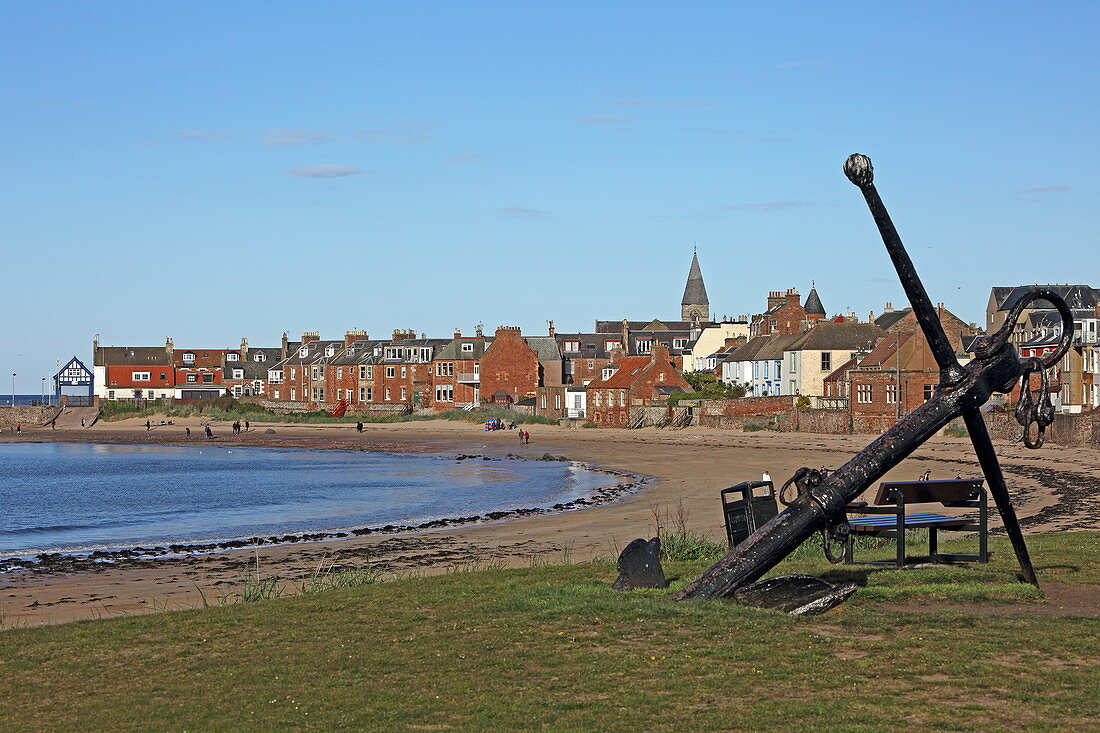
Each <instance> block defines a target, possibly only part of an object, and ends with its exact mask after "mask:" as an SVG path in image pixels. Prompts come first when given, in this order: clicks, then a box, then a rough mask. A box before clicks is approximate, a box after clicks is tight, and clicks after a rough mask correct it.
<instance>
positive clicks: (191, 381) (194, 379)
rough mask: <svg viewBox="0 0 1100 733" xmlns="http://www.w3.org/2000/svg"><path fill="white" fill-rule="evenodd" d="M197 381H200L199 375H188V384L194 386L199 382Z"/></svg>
mask: <svg viewBox="0 0 1100 733" xmlns="http://www.w3.org/2000/svg"><path fill="white" fill-rule="evenodd" d="M197 381H199V380H198V376H197V375H194V374H188V375H187V382H188V384H194V383H195V382H197Z"/></svg>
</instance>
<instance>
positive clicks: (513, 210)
mask: <svg viewBox="0 0 1100 733" xmlns="http://www.w3.org/2000/svg"><path fill="white" fill-rule="evenodd" d="M497 211H498V212H499V213H501V214H507V215H509V216H518V217H522V218H525V219H545V218H546V217H548V216H549V215H550V214H549V212H546V211H539V210H538V209H526V208H524V207H522V206H505V207H504V208H503V209H497Z"/></svg>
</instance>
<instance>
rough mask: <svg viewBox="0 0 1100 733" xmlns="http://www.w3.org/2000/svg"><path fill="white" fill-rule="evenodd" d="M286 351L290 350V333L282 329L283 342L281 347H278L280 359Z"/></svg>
mask: <svg viewBox="0 0 1100 733" xmlns="http://www.w3.org/2000/svg"><path fill="white" fill-rule="evenodd" d="M288 351H290V334H289V333H287V332H286V331H283V343H282V347H281V348H280V349H279V354H280V357H279V358H280V360H282V359H285V358H286V355H287V352H288Z"/></svg>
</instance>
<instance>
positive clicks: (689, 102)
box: [611, 98, 722, 107]
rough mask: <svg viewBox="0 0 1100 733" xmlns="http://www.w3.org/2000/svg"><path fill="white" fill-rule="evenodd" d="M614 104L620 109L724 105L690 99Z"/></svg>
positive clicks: (614, 100) (647, 100)
mask: <svg viewBox="0 0 1100 733" xmlns="http://www.w3.org/2000/svg"><path fill="white" fill-rule="evenodd" d="M611 103H612V104H614V105H617V106H619V107H713V106H715V105H718V104H722V103H721V102H718V101H716V100H713V99H689V100H684V101H675V100H669V99H636V98H627V99H613V100H612V101H611Z"/></svg>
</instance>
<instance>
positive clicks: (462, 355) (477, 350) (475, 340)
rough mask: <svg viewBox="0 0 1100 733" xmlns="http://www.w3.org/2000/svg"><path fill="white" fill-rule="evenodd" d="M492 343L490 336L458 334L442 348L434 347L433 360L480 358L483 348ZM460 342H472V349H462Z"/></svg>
mask: <svg viewBox="0 0 1100 733" xmlns="http://www.w3.org/2000/svg"><path fill="white" fill-rule="evenodd" d="M492 343H493V340H492V339H491V338H485V337H478V336H460V337H459V338H456V339H454V340H452V341H451V342H450V343H449V344H447V345H446V346H444V347H443V348H441V349H436V351H435V357H434V359H433V361H444V360H456V361H461V360H462V359H480V358H481V355H482V354H484V353H485V349H487V348H489V345H490V344H492ZM462 344H473V346H474V349H473V351H463V350H462Z"/></svg>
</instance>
